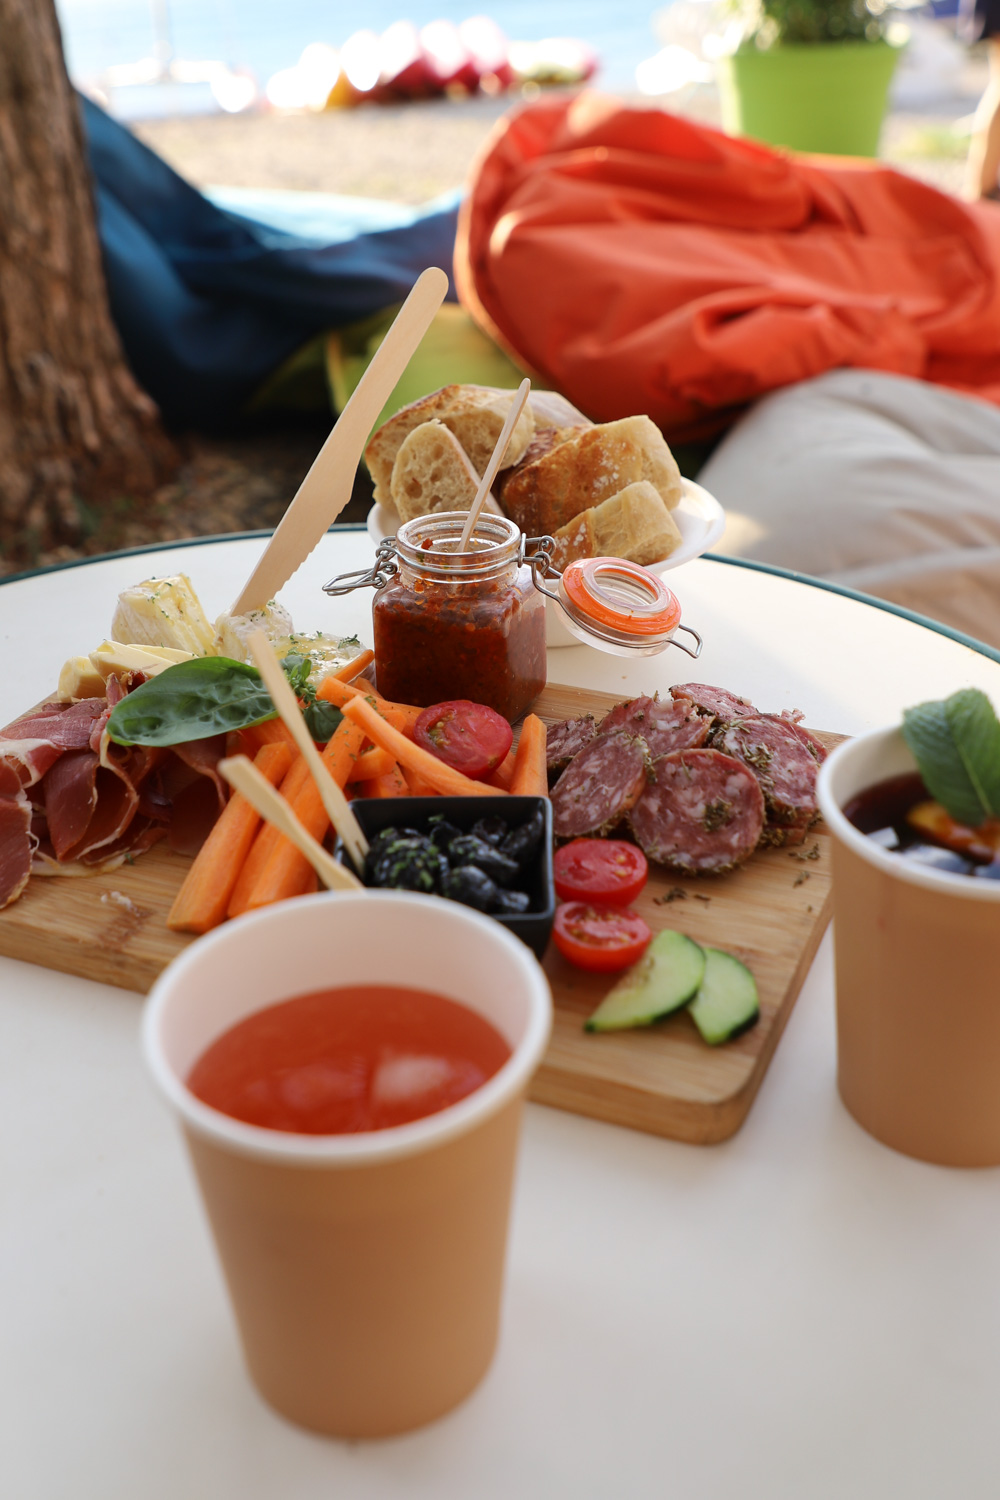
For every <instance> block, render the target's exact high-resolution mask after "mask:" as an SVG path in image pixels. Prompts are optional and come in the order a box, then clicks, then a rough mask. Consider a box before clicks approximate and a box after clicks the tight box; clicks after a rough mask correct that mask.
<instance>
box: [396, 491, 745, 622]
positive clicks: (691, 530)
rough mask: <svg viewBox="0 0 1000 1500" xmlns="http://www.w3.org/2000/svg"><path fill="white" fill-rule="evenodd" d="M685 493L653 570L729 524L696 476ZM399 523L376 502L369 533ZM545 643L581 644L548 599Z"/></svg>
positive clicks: (697, 552)
mask: <svg viewBox="0 0 1000 1500" xmlns="http://www.w3.org/2000/svg"><path fill="white" fill-rule="evenodd" d="M681 485H682V489H683V493H682V495H681V499H680V502H679V503H678V505H677V506H676V508H675V509H674V511H673V512H672V514H673V518H674V520H675V521H676V523H677V528H678V530H679V531H680V534H681V541H680V545H679V546H678V547H677V548H676V549H675V550H674V551H673V552H672V553H671V555H670V556H669V557H665V558H664V559H663V561H662V562H658V563H653V564H652V565H651V566H650V569H649V571H650V572H651V573H659V574H661V575H662V574H663V573H669V572H671V571H672V570H673V569H674V568H679V567H681V566H682V565H683V564H684V563H688V562H691V561H693V559H694V558H696V557H701V555H702V553H703V552H707V551H708V550H709V548H710V547H711V546H712V545H713V544H714V543H715V542H717V541H718V540H719V538H720V536H721V535H722V533H723V531H724V530H725V526H726V513H725V511H724V510H723V509H722V506H721V505H720V504H719V502H718V500H716V498H715V496H714V495H710V494H709V493H708V490H705V489H702V487H701V485H700V484H695V482H694V480H693V479H682V480H681ZM399 526H400V519H399V512H398V511H397V510H396V508H395V506H394V505H383V504H381V503H379V504H376V505H373V506H372V508H371V510H370V511H369V512H368V535H369V536H370V537H371V539H372V541H373V542H374V543H375V544H376V546H377V545H378V543H379V542H381V541H382V540H383V538H385V537H387V536H394V535H395V533H396V531H397V529H398V527H399ZM545 643H546V645H547V646H548V647H549V648H550V649H551V648H552V647H553V646H579V644H580V642H579V641H578V640H577V638H576V636H574V635H571V634H570V632H569V630H567V628H566V626H565V624H564V623H563V617H562V612H561V611H560V609H559V607H558V605H556V604H552V603H551V602H549V601H546V605H545Z"/></svg>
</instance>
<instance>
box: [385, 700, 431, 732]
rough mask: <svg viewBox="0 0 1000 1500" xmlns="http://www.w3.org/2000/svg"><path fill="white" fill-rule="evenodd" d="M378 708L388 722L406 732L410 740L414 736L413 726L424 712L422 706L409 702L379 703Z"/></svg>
mask: <svg viewBox="0 0 1000 1500" xmlns="http://www.w3.org/2000/svg"><path fill="white" fill-rule="evenodd" d="M375 706H376V708H377V709H378V711H379V713H380V714H381V715H382V717H383V719H384V720H385V722H386V723H387V724H391V725H392V726H393V728H394V729H398V730H399V731H400V733H402V734H405V735H406V738H407V739H408V740H412V738H413V726H414V724H415V723H416V722H417V720H418V719H419V718H420V715H421V714H422V713H423V709H422V708H416V707H415V706H413V705H412V704H409V703H386V704H382V703H377V704H376V705H375Z"/></svg>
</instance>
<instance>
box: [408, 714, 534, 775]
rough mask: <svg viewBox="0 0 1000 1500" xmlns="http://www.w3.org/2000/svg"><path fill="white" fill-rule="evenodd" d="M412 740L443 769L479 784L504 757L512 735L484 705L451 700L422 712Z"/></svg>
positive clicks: (501, 717) (511, 742) (509, 729)
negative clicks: (441, 765)
mask: <svg viewBox="0 0 1000 1500" xmlns="http://www.w3.org/2000/svg"><path fill="white" fill-rule="evenodd" d="M413 738H414V739H415V740H416V742H417V744H418V745H422V746H423V748H424V749H425V750H429V751H430V752H431V754H432V755H436V756H437V758H438V760H443V761H444V763H445V765H447V766H452V767H453V768H454V769H455V770H456V771H463V772H464V773H465V775H466V776H471V777H473V778H474V779H475V780H477V781H481V780H482V779H483V778H484V777H485V776H488V775H489V774H490V772H491V771H495V770H496V768H497V766H498V765H499V764H500V762H501V761H502V760H503V759H504V757H505V756H506V754H507V751H508V750H509V749H510V747H511V745H512V744H513V742H514V731H513V730H512V729H511V727H510V725H509V724H508V723H507V720H506V719H505V718H504V717H503V715H502V714H498V713H496V712H495V711H494V710H493V709H492V708H487V707H486V704H485V703H473V702H472V701H471V700H470V699H468V698H454V699H452V701H451V702H450V703H434V704H432V705H431V707H430V708H425V709H424V711H423V713H422V714H421V715H420V717H419V719H418V720H417V722H416V724H415V725H414V726H413Z"/></svg>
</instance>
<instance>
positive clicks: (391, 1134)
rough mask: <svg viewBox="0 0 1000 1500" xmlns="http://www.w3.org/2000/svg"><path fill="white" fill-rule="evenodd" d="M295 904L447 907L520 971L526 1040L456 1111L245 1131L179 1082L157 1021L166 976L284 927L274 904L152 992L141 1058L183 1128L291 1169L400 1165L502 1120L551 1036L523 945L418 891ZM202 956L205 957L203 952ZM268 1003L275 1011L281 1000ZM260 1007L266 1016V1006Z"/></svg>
mask: <svg viewBox="0 0 1000 1500" xmlns="http://www.w3.org/2000/svg"><path fill="white" fill-rule="evenodd" d="M294 900H295V902H296V904H297V905H302V904H303V903H306V902H308V903H311V904H322V905H324V906H326V905H328V904H329V903H330V902H331V901H336V902H337V903H338V904H342V905H349V904H354V903H356V902H358V901H366V902H367V901H371V900H375V901H381V900H392V901H405V902H407V903H408V904H409V903H413V902H418V903H420V904H421V905H423V904H424V903H426V902H433V903H434V905H435V906H438V905H441V904H446V905H447V907H448V908H449V917H452V918H454V919H455V920H457V921H459V922H460V923H462V922H464V923H467V924H470V925H471V926H473V927H474V928H475V929H476V930H477V931H478V932H479V934H480V936H485V937H486V938H487V941H492V940H496V941H497V942H498V943H499V944H500V945H501V946H502V947H505V948H507V950H508V955H509V956H510V957H511V958H513V959H514V960H515V964H516V966H517V967H519V968H520V969H521V970H522V974H523V979H524V982H525V985H526V987H527V989H528V991H529V993H530V996H531V1001H530V1014H529V1017H528V1024H527V1027H526V1029H525V1033H524V1036H523V1037H522V1038H521V1040H520V1042H518V1043H517V1045H516V1046H515V1048H514V1050H513V1051H512V1052H511V1055H510V1057H509V1058H508V1059H507V1061H506V1062H505V1063H504V1064H503V1066H502V1067H501V1068H500V1069H499V1070H498V1071H497V1072H496V1073H494V1075H493V1077H492V1078H489V1079H487V1081H486V1083H484V1084H482V1085H481V1087H480V1088H478V1089H475V1090H474V1091H473V1092H472V1093H471V1094H467V1095H466V1097H465V1098H464V1099H460V1100H459V1101H458V1103H457V1104H451V1105H449V1106H448V1107H447V1108H446V1109H442V1110H438V1112H437V1113H436V1114H433V1115H425V1116H423V1117H422V1118H421V1119H419V1120H412V1121H410V1122H409V1123H408V1124H406V1125H392V1126H389V1127H387V1128H386V1129H384V1130H370V1131H358V1132H356V1133H352V1134H343V1135H298V1134H295V1133H294V1132H292V1131H281V1130H268V1129H265V1128H264V1127H263V1126H259V1125H248V1124H247V1123H246V1122H244V1121H242V1120H236V1119H234V1118H233V1117H232V1116H231V1115H226V1114H223V1113H222V1111H221V1110H217V1109H213V1108H212V1107H211V1105H208V1104H203V1103H202V1101H201V1100H200V1099H197V1098H196V1097H195V1096H194V1094H192V1093H191V1092H190V1090H189V1089H188V1088H186V1087H185V1085H184V1083H183V1082H182V1081H181V1080H180V1079H179V1078H178V1076H177V1074H176V1073H175V1072H174V1070H173V1068H172V1067H171V1065H170V1063H169V1062H168V1061H167V1059H166V1056H165V1054H164V1051H163V1047H162V1043H161V1040H160V1022H161V1018H162V1015H163V1011H164V1009H165V1007H166V1005H167V1003H168V1000H167V996H168V987H167V985H168V976H169V984H170V986H171V987H172V986H173V985H174V984H175V983H177V982H179V981H183V978H184V975H185V973H186V972H187V970H188V969H189V968H190V967H191V966H192V965H193V964H195V963H197V962H198V949H199V947H200V945H202V944H206V943H220V942H230V941H234V940H238V931H239V929H240V928H242V927H243V926H245V924H247V923H249V922H254V923H255V924H260V923H268V922H270V923H278V922H280V920H281V913H282V909H283V908H284V907H285V906H286V905H287V904H288V903H285V902H281V903H277V904H276V905H274V906H268V907H263V908H261V909H260V910H258V911H255V912H251V913H248V914H247V915H245V916H242V917H237V918H236V920H235V921H230V922H226V923H225V924H224V925H223V926H222V927H217V928H215V929H214V931H212V932H209V933H206V934H205V936H204V937H200V938H197V939H196V940H195V941H194V942H193V943H192V944H191V946H190V947H189V948H186V949H185V950H184V952H183V953H181V954H179V955H178V956H177V958H175V959H174V960H173V962H172V963H171V964H170V965H169V968H168V969H166V970H164V973H163V975H161V977H160V978H159V979H158V980H157V981H156V983H155V984H154V986H153V988H152V990H151V991H150V993H149V997H148V999H147V1001H146V1006H145V1010H144V1012H143V1019H142V1050H143V1054H144V1056H145V1059H146V1064H147V1066H148V1068H149V1069H150V1071H151V1073H152V1075H153V1078H154V1081H155V1082H156V1084H157V1087H158V1088H159V1089H160V1092H161V1093H162V1094H163V1095H164V1096H165V1097H166V1099H167V1101H168V1103H170V1104H171V1105H172V1106H173V1107H174V1109H175V1110H176V1111H177V1113H178V1115H179V1116H180V1118H181V1120H182V1122H183V1123H184V1124H185V1125H186V1126H188V1127H189V1128H190V1129H191V1130H193V1131H195V1132H196V1134H198V1135H200V1136H202V1137H204V1138H205V1139H207V1140H209V1141H211V1142H213V1143H214V1144H215V1145H218V1146H222V1147H224V1148H225V1149H226V1150H229V1151H235V1152H237V1153H238V1154H239V1155H241V1156H250V1157H254V1158H256V1159H257V1160H264V1161H273V1162H285V1163H293V1164H296V1165H298V1166H304V1167H309V1166H313V1167H342V1168H348V1167H366V1166H373V1165H375V1164H377V1163H382V1162H389V1161H398V1160H401V1159H402V1158H404V1157H407V1156H412V1155H414V1154H415V1153H417V1152H423V1151H428V1150H431V1149H433V1148H434V1147H436V1146H441V1145H444V1144H445V1143H446V1142H448V1141H451V1140H454V1139H455V1138H456V1137H457V1136H461V1135H465V1134H467V1133H468V1132H469V1131H470V1130H472V1129H474V1128H475V1127H476V1126H477V1125H479V1124H481V1123H482V1122H483V1121H485V1120H487V1119H489V1117H490V1116H491V1115H494V1114H496V1113H498V1111H499V1110H500V1109H502V1108H503V1107H504V1106H505V1105H506V1104H507V1103H509V1102H510V1100H511V1099H513V1098H514V1097H515V1096H516V1095H517V1094H518V1093H520V1092H521V1091H522V1090H523V1089H525V1088H526V1087H527V1085H528V1082H529V1080H530V1078H531V1076H532V1074H533V1073H534V1071H535V1069H536V1067H537V1066H538V1064H539V1063H540V1062H541V1059H542V1054H543V1053H544V1051H545V1048H546V1045H547V1044H548V1040H549V1035H550V1033H551V1030H552V996H551V991H550V989H549V984H548V980H547V979H546V977H545V973H544V971H543V969H542V967H541V965H540V964H539V962H538V960H537V959H536V958H535V955H534V954H533V953H532V952H531V950H530V949H529V948H528V947H527V946H526V945H525V944H524V943H522V941H521V939H520V938H518V937H515V936H514V934H513V933H511V932H508V930H507V929H506V928H505V927H502V926H501V925H500V923H499V922H495V921H494V920H493V919H492V917H487V916H484V915H483V914H482V913H480V912H477V911H474V910H472V909H471V908H470V907H467V906H462V905H460V904H459V903H458V902H453V901H449V902H447V903H443V898H441V897H439V896H424V895H421V894H419V893H417V892H414V891H365V892H353V891H351V892H336V893H335V892H330V891H319V892H317V893H316V894H315V895H312V896H298V897H295V898H294ZM484 928H485V932H484ZM201 952H202V953H203V952H204V948H203V947H202V948H201ZM288 998H291V997H288ZM265 1003H266V1004H278V1003H280V1001H279V1000H275V1001H269V1002H265ZM260 1008H261V1009H263V1008H264V1005H262V1006H261V1007H260Z"/></svg>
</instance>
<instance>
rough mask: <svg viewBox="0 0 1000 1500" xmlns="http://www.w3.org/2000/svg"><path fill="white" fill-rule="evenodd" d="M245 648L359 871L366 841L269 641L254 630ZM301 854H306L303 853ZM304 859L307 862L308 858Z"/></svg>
mask: <svg viewBox="0 0 1000 1500" xmlns="http://www.w3.org/2000/svg"><path fill="white" fill-rule="evenodd" d="M247 645H248V646H249V647H250V653H251V655H252V656H253V659H254V661H255V662H256V664H257V670H258V671H259V672H260V675H261V677H263V679H264V686H265V687H266V688H267V690H268V692H269V693H270V694H271V700H272V702H273V703H274V706H275V708H276V709H277V710H278V713H279V714H280V715H281V717H282V719H283V720H284V722H285V725H286V726H287V728H288V730H289V733H290V734H291V736H292V739H293V740H294V741H295V743H296V744H297V745H298V747H299V749H300V750H301V751H302V754H303V757H304V758H305V763H306V765H307V766H308V767H309V770H310V771H311V772H312V777H313V780H314V781H315V783H316V786H317V788H318V790H319V794H320V797H321V798H322V801H323V806H324V807H325V808H326V815H327V817H328V818H329V819H330V822H331V823H332V824H333V826H334V828H335V829H336V830H337V832H338V833H339V834H340V837H341V839H342V840H343V843H344V847H345V848H346V849H347V851H348V853H349V854H350V856H351V858H352V859H353V861H354V864H355V867H356V868H357V869H359V870H360V869H361V866H362V865H363V864H364V859H365V855H366V854H367V853H368V840H367V839H366V838H365V836H364V834H363V833H362V831H361V825H360V823H359V822H358V820H357V818H356V817H355V816H354V814H353V813H352V812H351V809H350V807H349V806H348V802H347V798H346V797H345V796H344V794H343V792H342V791H341V790H340V787H339V786H338V785H337V783H336V782H335V781H334V779H333V777H332V776H331V775H330V773H329V771H328V770H327V769H326V766H325V765H324V764H323V762H322V760H321V759H320V754H319V751H318V750H317V749H316V746H315V745H314V744H313V737H312V735H311V734H310V733H309V730H308V729H307V728H306V723H305V720H304V719H303V717H302V715H301V713H300V712H299V705H298V703H297V702H296V700H295V694H294V693H293V692H292V690H291V687H290V686H289V684H288V678H287V677H286V676H285V674H284V672H283V671H282V668H281V663H280V662H279V660H278V658H277V657H276V656H275V654H274V651H273V649H272V646H271V643H270V641H269V640H268V638H267V636H266V635H265V634H264V632H263V630H254V631H253V632H252V633H251V634H250V636H249V637H248V638H247ZM303 853H305V851H304V850H303ZM306 857H307V858H308V855H307V856H306Z"/></svg>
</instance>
